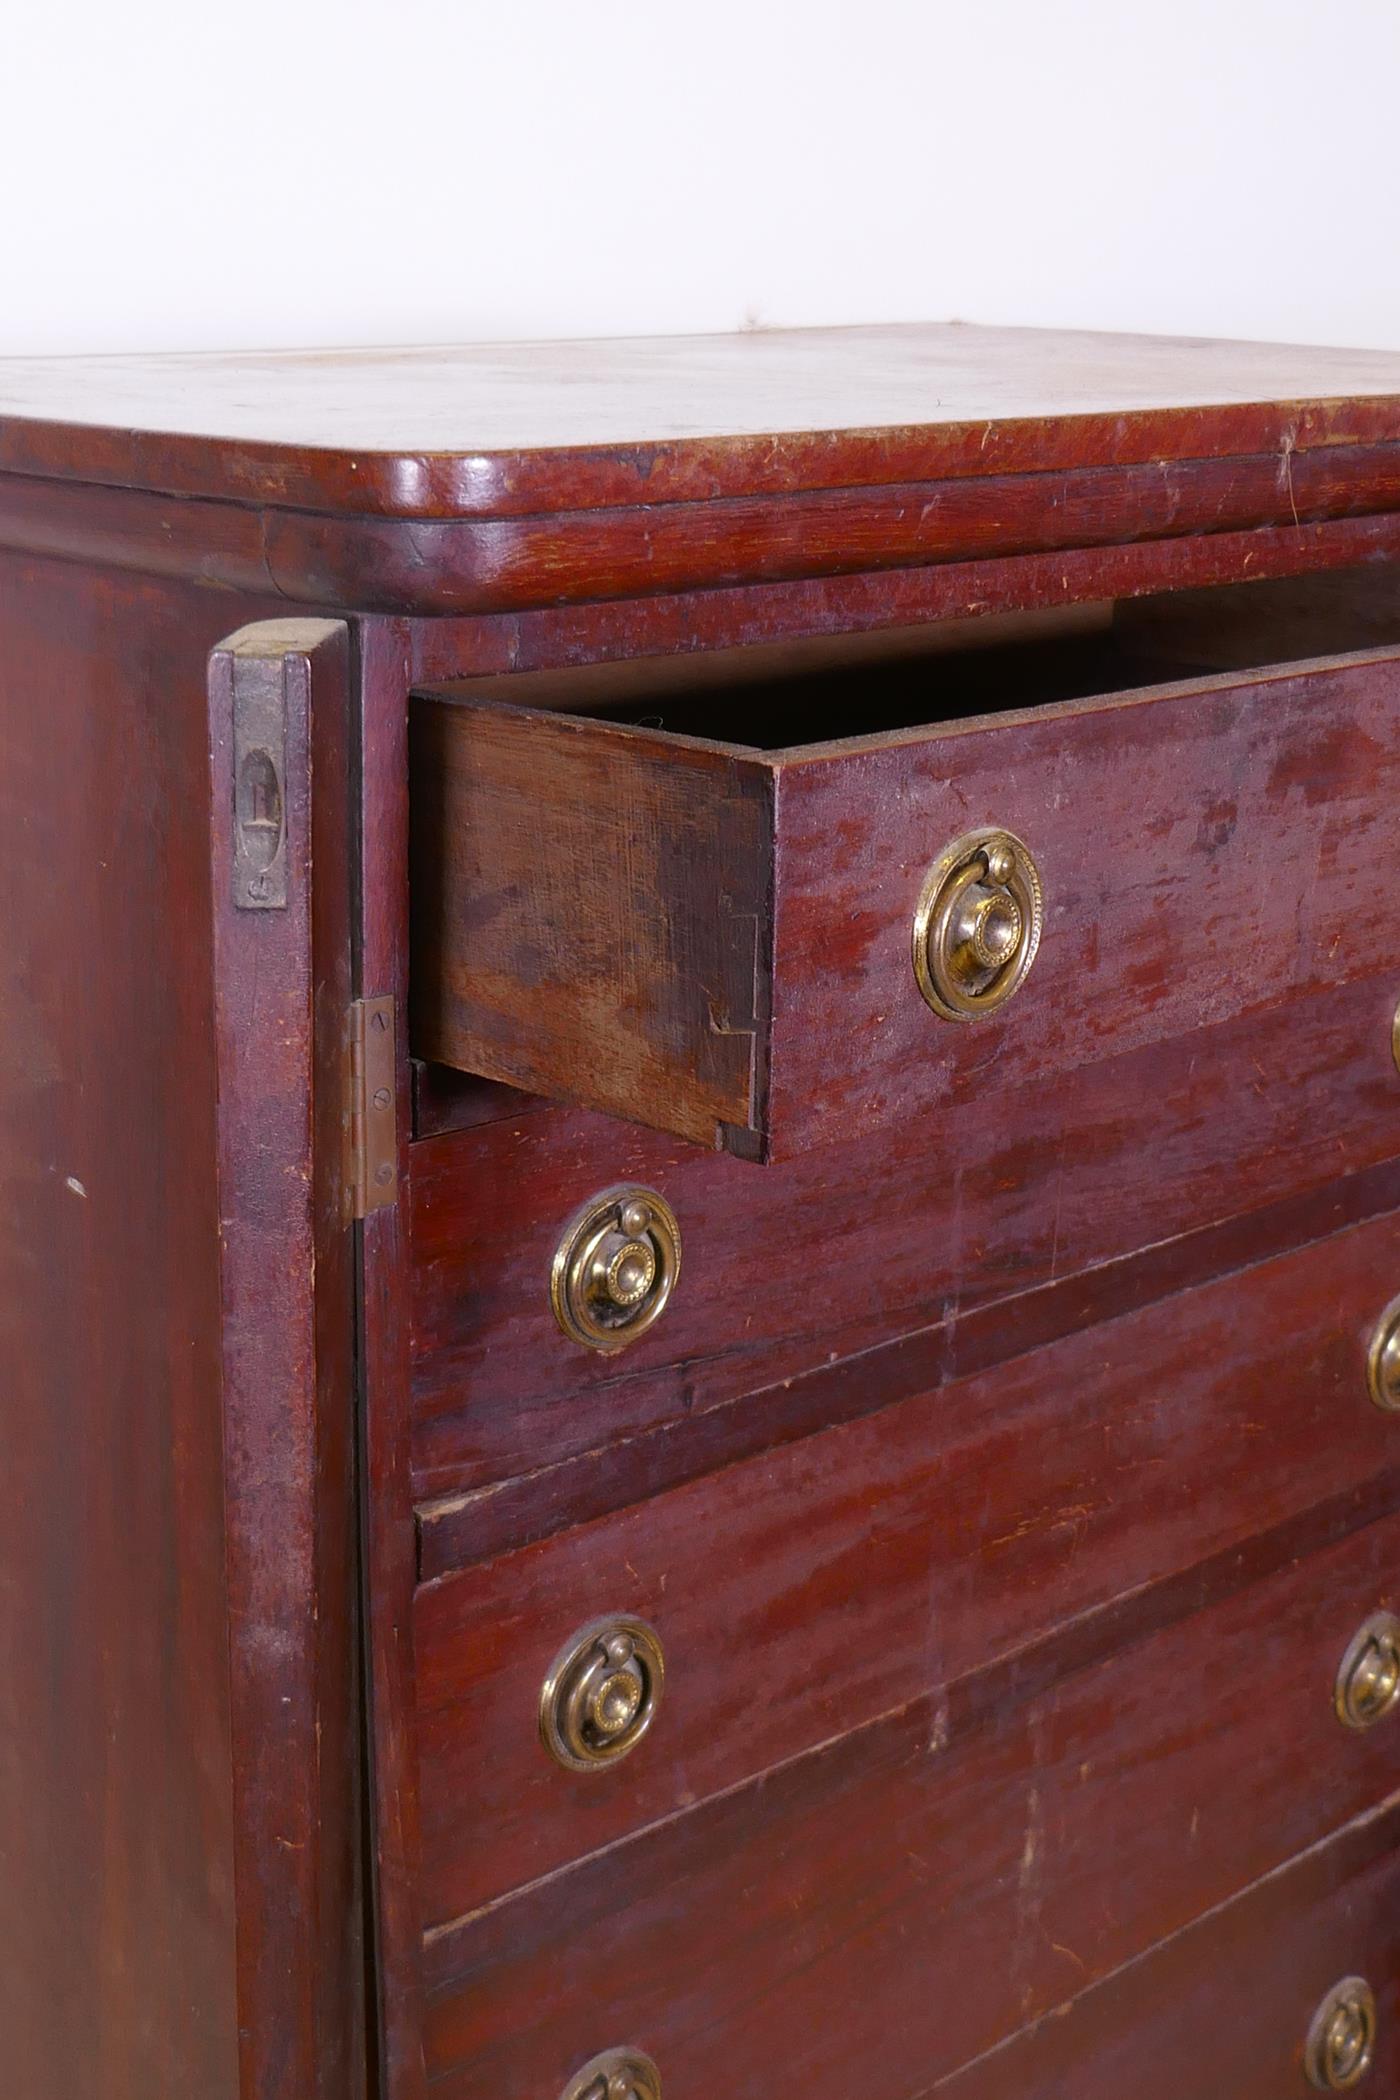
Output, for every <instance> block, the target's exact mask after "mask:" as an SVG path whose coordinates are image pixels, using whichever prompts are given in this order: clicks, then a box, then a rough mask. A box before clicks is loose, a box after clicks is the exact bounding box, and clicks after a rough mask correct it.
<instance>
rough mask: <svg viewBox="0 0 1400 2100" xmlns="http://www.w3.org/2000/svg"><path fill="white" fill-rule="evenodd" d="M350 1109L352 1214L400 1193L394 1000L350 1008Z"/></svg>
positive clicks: (361, 1215) (382, 1204)
mask: <svg viewBox="0 0 1400 2100" xmlns="http://www.w3.org/2000/svg"><path fill="white" fill-rule="evenodd" d="M349 1065H350V1112H349V1115H348V1116H347V1118H346V1147H345V1187H346V1195H347V1205H348V1209H349V1213H350V1216H351V1217H352V1218H367V1217H368V1216H369V1214H370V1212H371V1211H374V1210H383V1209H384V1208H385V1206H386V1205H387V1204H390V1203H393V1202H394V1201H395V1199H396V1198H397V1196H398V1192H399V1130H398V1113H397V1102H398V1071H397V1064H396V1058H395V1044H394V1002H393V1000H392V999H356V1000H355V1001H354V1003H353V1004H352V1005H351V1008H350V1043H349Z"/></svg>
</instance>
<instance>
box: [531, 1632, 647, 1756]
mask: <svg viewBox="0 0 1400 2100" xmlns="http://www.w3.org/2000/svg"><path fill="white" fill-rule="evenodd" d="M665 1678H666V1657H665V1653H664V1651H663V1649H662V1646H661V1636H660V1634H658V1633H657V1631H656V1629H655V1627H653V1626H648V1624H647V1622H646V1620H645V1619H634V1618H630V1617H626V1616H622V1615H619V1616H617V1617H614V1618H608V1619H594V1620H593V1621H592V1623H591V1624H590V1625H587V1626H584V1627H582V1628H581V1629H580V1631H579V1632H578V1633H576V1634H575V1635H574V1637H573V1639H572V1640H571V1641H569V1642H567V1643H566V1644H565V1646H564V1647H563V1648H561V1649H560V1651H559V1653H558V1654H557V1655H556V1656H555V1658H554V1661H553V1662H552V1664H551V1665H550V1669H549V1674H548V1676H547V1677H546V1678H545V1681H544V1687H543V1689H542V1691H541V1693H540V1736H541V1738H542V1740H543V1742H544V1746H545V1749H546V1750H547V1751H548V1752H549V1754H550V1756H551V1757H552V1758H554V1759H555V1760H556V1762H557V1763H559V1764H561V1765H564V1766H566V1767H567V1768H568V1769H569V1770H570V1771H571V1772H596V1771H597V1770H599V1769H600V1767H602V1766H605V1765H612V1764H616V1763H617V1761H618V1759H619V1758H623V1757H626V1756H627V1754H628V1752H629V1751H631V1750H635V1749H636V1747H637V1745H638V1743H639V1742H640V1741H641V1740H642V1737H643V1736H644V1735H645V1734H646V1732H647V1730H648V1729H649V1728H650V1726H651V1724H652V1722H653V1721H654V1720H655V1719H656V1709H657V1707H658V1706H659V1705H660V1703H661V1687H662V1685H663V1683H664V1682H665Z"/></svg>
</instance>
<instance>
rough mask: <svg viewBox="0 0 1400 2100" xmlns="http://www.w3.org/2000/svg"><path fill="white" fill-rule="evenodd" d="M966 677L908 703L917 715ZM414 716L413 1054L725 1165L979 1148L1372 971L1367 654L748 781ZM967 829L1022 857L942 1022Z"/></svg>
mask: <svg viewBox="0 0 1400 2100" xmlns="http://www.w3.org/2000/svg"><path fill="white" fill-rule="evenodd" d="M960 675H965V674H960V672H959V670H958V669H957V668H956V666H954V667H947V666H945V667H944V668H942V669H941V670H940V671H937V672H935V671H934V670H932V669H931V670H930V671H929V672H928V674H927V677H928V692H927V702H926V704H927V706H928V709H929V712H930V713H931V714H935V713H944V714H951V713H956V711H957V709H958V705H959V692H958V680H959V676H960ZM416 720H417V728H416V742H415V748H416V754H417V755H416V760H415V774H414V799H415V807H416V810H417V838H418V846H417V851H416V860H415V917H416V923H417V935H416V942H417V945H416V952H415V964H414V981H415V987H416V990H415V1035H416V1040H417V1046H418V1048H419V1050H420V1052H421V1053H422V1054H423V1055H426V1056H428V1057H431V1058H436V1059H439V1060H441V1061H443V1062H446V1063H449V1064H456V1065H458V1066H460V1067H461V1068H462V1069H463V1070H468V1071H476V1072H480V1073H482V1074H484V1075H485V1076H486V1077H489V1078H496V1079H504V1080H506V1081H507V1082H509V1083H511V1084H513V1085H517V1086H521V1087H525V1088H527V1089H529V1090H531V1091H532V1092H537V1093H541V1094H544V1095H547V1096H550V1097H552V1098H556V1099H562V1100H568V1101H575V1102H580V1103H582V1104H584V1105H587V1106H592V1107H596V1108H602V1109H605V1110H608V1111H610V1112H612V1113H614V1114H616V1115H619V1116H622V1117H627V1118H631V1119H633V1120H636V1121H639V1122H643V1123H647V1124H650V1125H652V1126H653V1127H656V1128H659V1129H664V1130H668V1131H672V1132H675V1133H677V1134H679V1135H681V1136H684V1137H687V1138H690V1139H693V1140H697V1141H699V1142H701V1143H705V1144H719V1145H721V1146H724V1147H726V1148H727V1149H730V1150H732V1151H735V1152H738V1153H740V1154H742V1155H744V1156H746V1157H755V1158H758V1157H761V1158H771V1159H782V1158H790V1157H793V1156H795V1155H797V1154H799V1153H802V1152H804V1151H806V1150H807V1149H809V1148H810V1147H812V1146H815V1145H824V1144H827V1143H830V1142H832V1141H834V1140H837V1139H840V1138H843V1137H851V1136H853V1135H863V1134H869V1133H872V1132H875V1131H879V1130H882V1129H888V1128H891V1127H899V1126H901V1125H904V1124H907V1123H908V1122H909V1121H910V1120H911V1119H917V1118H919V1117H923V1116H926V1115H927V1114H928V1113H929V1112H930V1111H931V1110H934V1109H946V1110H947V1111H949V1112H950V1115H951V1114H956V1115H957V1116H959V1117H961V1118H962V1119H964V1120H966V1121H967V1122H969V1123H973V1124H975V1123H977V1122H978V1121H983V1120H987V1119H989V1118H992V1117H993V1116H994V1114H995V1111H994V1109H993V1106H992V1103H993V1098H994V1096H993V1093H992V1091H991V1090H995V1096H996V1098H999V1096H1000V1090H1001V1089H1002V1088H1004V1087H1007V1086H1014V1085H1016V1084H1017V1083H1018V1082H1024V1081H1028V1080H1034V1081H1044V1080H1050V1079H1058V1078H1061V1077H1063V1075H1064V1074H1066V1073H1068V1072H1073V1071H1075V1070H1077V1069H1078V1068H1080V1067H1082V1066H1085V1065H1091V1064H1094V1063H1096V1062H1097V1061H1099V1060H1101V1059H1104V1058H1108V1057H1114V1056H1117V1055H1120V1054H1122V1053H1124V1052H1126V1051H1130V1050H1132V1049H1135V1048H1138V1047H1141V1046H1143V1045H1148V1044H1159V1043H1162V1042H1164V1041H1167V1040H1170V1039H1172V1038H1175V1037H1180V1036H1189V1035H1193V1034H1195V1033H1197V1032H1198V1031H1202V1030H1208V1029H1211V1028H1214V1027H1217V1026H1219V1025H1220V1024H1222V1023H1225V1022H1228V1021H1230V1020H1232V1019H1235V1018H1237V1017H1238V1016H1240V1015H1242V1014H1250V1013H1255V1012H1258V1011H1261V1010H1263V1009H1265V1008H1267V1007H1269V1006H1271V1005H1274V1004H1276V1003H1277V1002H1279V1001H1281V1000H1285V999H1287V998H1289V997H1291V996H1293V995H1295V994H1297V993H1300V992H1302V991H1305V990H1307V989H1309V988H1314V989H1315V988H1317V987H1320V986H1328V985H1338V984H1342V983H1346V982H1349V981H1351V980H1352V979H1354V978H1355V977H1357V976H1359V975H1362V974H1365V973H1368V972H1372V971H1374V970H1376V969H1377V968H1378V967H1381V966H1390V967H1394V966H1395V964H1396V962H1397V959H1398V958H1397V939H1396V936H1395V935H1394V934H1393V933H1392V931H1391V929H1390V925H1389V918H1388V915H1387V914H1386V913H1385V912H1384V911H1383V909H1381V908H1380V903H1379V900H1381V899H1382V898H1384V896H1385V895H1386V894H1387V893H1388V891H1389V890H1390V888H1391V887H1393V884H1394V882H1395V880H1396V877H1397V874H1400V844H1397V840H1396V837H1395V833H1394V827H1393V826H1392V824H1391V822H1390V816H1389V812H1390V811H1391V809H1392V808H1393V807H1394V806H1395V803H1396V800H1397V797H1398V796H1400V735H1397V729H1400V673H1397V668H1396V659H1395V657H1394V655H1393V654H1392V653H1389V652H1375V653H1372V654H1370V655H1367V656H1362V657H1354V658H1345V659H1338V660H1336V661H1332V662H1321V663H1316V664H1311V665H1307V666H1294V667H1287V668H1284V669H1280V670H1274V671H1263V672H1257V673H1254V674H1252V675H1249V676H1246V677H1240V676H1238V675H1232V676H1230V677H1225V678H1214V679H1199V680H1194V681H1192V682H1190V683H1189V684H1186V685H1179V686H1173V687H1157V688H1153V689H1149V690H1148V691H1146V692H1141V693H1135V694H1128V695H1123V694H1120V695H1116V696H1113V697H1111V698H1109V699H1106V700H1099V701H1092V702H1074V703H1071V704H1066V705H1056V706H1048V707H1043V708H1039V709H1035V710H1020V711H1017V712H1013V713H1007V714H1001V715H997V716H995V717H990V718H988V717H983V718H981V719H976V720H971V721H966V722H956V721H955V722H952V723H950V724H945V725H944V726H940V727H937V728H931V729H922V730H918V731H910V732H901V733H897V734H894V735H889V736H884V737H873V738H864V739H855V740H851V741H848V742H845V743H842V744H837V745H830V746H813V747H808V748H805V749H804V748H798V749H795V750H788V751H782V752H773V753H767V752H762V751H759V750H756V749H753V748H750V747H745V746H742V745H721V744H706V743H701V742H699V741H698V740H696V739H692V738H687V737H683V736H669V737H668V736H666V735H664V734H661V733H659V732H655V731H648V730H643V729H640V728H629V727H624V726H620V725H616V724H608V723H604V722H596V721H590V720H584V719H580V718H579V717H573V716H568V715H559V714H554V713H549V712H545V711H542V710H538V709H532V708H525V707H511V706H509V705H505V704H502V703H501V702H499V701H483V700H472V699H470V698H463V697H458V698H456V699H454V700H447V699H442V698H437V699H433V698H426V697H425V698H423V699H422V700H421V701H420V702H419V703H418V706H417V717H416ZM983 833H985V834H986V835H987V838H988V839H991V838H1000V837H1001V835H1002V834H1004V833H1010V834H1013V835H1014V836H1015V837H1017V838H1019V839H1020V840H1021V841H1023V842H1024V846H1025V848H1026V854H1020V853H1012V854H1010V855H1009V856H1003V858H1004V859H1005V860H1006V867H1007V869H1008V870H1009V871H1011V872H1010V873H1008V875H1007V883H1006V885H1003V883H1002V881H1001V879H1000V877H998V876H997V875H996V872H995V871H996V867H997V865H999V863H998V862H997V861H996V859H995V857H994V859H993V861H990V862H986V865H985V866H984V867H983V869H982V876H983V879H982V881H981V882H980V883H976V882H974V884H973V887H972V888H971V889H969V890H967V891H966V892H965V902H967V903H969V904H977V905H978V907H979V909H980V908H981V906H983V905H986V904H987V903H988V900H989V899H992V900H993V901H995V903H996V910H995V911H993V912H992V915H991V916H990V917H989V918H987V919H986V921H985V924H983V923H982V921H981V920H980V919H979V925H980V926H981V931H980V932H979V933H978V934H977V936H976V939H975V940H974V939H973V935H972V932H971V931H970V928H971V922H970V921H969V922H968V924H967V926H963V923H962V919H961V918H960V917H959V915H958V914H957V913H954V915H953V919H952V920H951V921H950V925H951V927H952V928H953V930H952V931H950V932H948V934H947V939H946V940H945V939H943V937H942V935H941V934H940V935H939V937H938V938H936V939H935V940H934V942H933V960H932V962H931V963H930V964H929V968H930V969H931V970H932V973H933V976H934V978H935V979H937V978H938V976H939V971H940V969H941V968H942V967H943V964H944V963H946V967H947V970H948V971H951V973H952V976H953V978H954V979H955V980H956V981H957V983H959V984H962V985H963V987H964V989H970V992H971V994H972V995H973V996H972V997H971V1000H970V1004H971V1006H972V1008H974V1009H975V1010H976V1013H977V1017H976V1018H973V1019H971V1020H969V1021H966V1022H959V1021H957V1020H954V1019H949V1018H945V1017H944V1015H943V1013H942V1012H940V1011H939V1010H937V1009H938V1007H939V1003H940V1002H939V1000H938V999H934V1000H933V1001H932V1002H930V1000H929V999H927V998H926V996H925V991H924V990H921V988H920V983H919V981H918V978H917V976H916V968H915V950H916V946H918V945H920V944H919V943H918V942H917V941H916V936H915V922H916V917H917V914H918V912H919V908H920V903H921V900H922V899H924V898H925V897H926V894H927V892H926V879H927V878H928V876H929V874H930V871H931V869H932V868H933V867H934V866H935V864H937V863H938V862H939V860H940V857H941V856H942V854H943V851H944V849H945V848H947V847H949V846H950V845H951V844H952V843H953V842H955V841H958V840H960V839H963V838H966V837H970V836H972V835H977V834H983ZM1027 854H1028V856H1029V862H1028V860H1027ZM974 858H975V856H974ZM983 859H984V861H985V855H984V856H983ZM1030 864H1033V865H1034V867H1035V869H1036V870H1038V878H1039V891H1040V901H1039V902H1038V903H1037V902H1036V901H1035V898H1034V895H1033V892H1034V891H1035V888H1036V885H1035V883H1033V882H1032V881H1031V880H1030V878H1029V875H1028V873H1027V868H1028V865H1030ZM968 865H969V866H971V862H969V864H968ZM979 865H981V864H980V863H979ZM1008 887H1009V891H1010V892H1011V893H1012V894H1013V895H1014V896H1015V897H1016V898H1017V899H1018V900H1019V903H1020V907H1021V913H1020V919H1019V920H1016V921H1015V923H1014V924H1013V918H1014V915H1012V916H1011V917H1008V915H1007V910H1006V893H1007V888H1008ZM993 893H995V896H993ZM1032 917H1034V919H1035V922H1036V925H1037V926H1038V927H1039V928H1040V932H1039V948H1038V952H1037V953H1036V954H1035V956H1034V960H1033V961H1031V962H1030V964H1029V969H1028V972H1027V973H1026V974H1025V975H1024V982H1021V983H1020V988H1019V989H1017V990H1016V991H1015V992H1014V995H1013V996H1011V997H1010V998H1009V999H1008V1000H1007V1002H1006V1003H1005V1004H1003V1005H997V1004H996V997H995V992H996V987H998V986H1000V987H1001V988H1003V989H1004V988H1005V986H1006V985H1007V984H1008V983H1009V982H1010V981H1011V979H1012V978H1016V979H1017V980H1018V981H1019V978H1020V975H1021V965H1022V964H1023V963H1025V962H1026V961H1027V960H1028V959H1029V954H1030V946H1031V943H1030V938H1029V928H1030V921H1031V919H1032ZM937 923H939V922H938V921H937V918H936V915H935V924H937ZM1017 926H1020V927H1021V928H1022V930H1023V931H1024V933H1025V945H1024V947H1023V946H1021V945H1019V944H1018V943H1017V940H1016V928H1017ZM959 927H961V928H962V931H961V932H959V931H958V930H957V929H958V928H959ZM964 935H965V936H966V937H965V938H964ZM1001 938H1005V939H1006V940H1008V941H1010V942H1011V944H1012V948H1011V953H1012V955H1013V958H1019V961H1018V962H1017V966H1016V968H1015V969H1011V968H1010V966H1009V965H1008V967H1007V968H1006V969H1002V968H999V967H997V966H996V965H995V964H994V961H993V960H992V957H993V955H994V951H995V950H996V942H997V940H998V939H1001ZM978 941H981V943H982V948H983V949H985V950H986V953H985V954H984V955H983V960H982V962H981V963H978V962H977V960H976V954H977V952H980V951H978V950H977V942H978ZM921 967H922V965H921ZM926 974H927V973H926ZM942 1003H943V1005H945V1006H946V1004H947V1001H946V999H945V1000H944V1001H943V1002H942ZM953 1004H954V1006H955V1007H957V1006H958V1005H959V1000H958V999H957V998H955V999H954V1000H953ZM1245 1083H1247V1082H1245Z"/></svg>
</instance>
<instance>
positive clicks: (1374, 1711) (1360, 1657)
mask: <svg viewBox="0 0 1400 2100" xmlns="http://www.w3.org/2000/svg"><path fill="white" fill-rule="evenodd" d="M1334 1703H1335V1705H1336V1709H1337V1719H1338V1720H1339V1721H1340V1722H1341V1723H1342V1724H1343V1726H1344V1727H1347V1728H1357V1729H1361V1728H1374V1727H1375V1725H1376V1723H1377V1722H1378V1721H1383V1720H1384V1719H1385V1718H1386V1716H1387V1715H1388V1714H1391V1713H1393V1712H1394V1711H1395V1709H1396V1707H1397V1705H1400V1619H1397V1618H1396V1617H1395V1616H1394V1614H1393V1613H1392V1612H1388V1611H1378V1612H1376V1613H1374V1614H1373V1615H1372V1617H1371V1618H1369V1619H1368V1620H1367V1621H1366V1623H1365V1625H1364V1626H1362V1627H1360V1628H1358V1630H1357V1632H1356V1633H1355V1634H1354V1635H1353V1637H1352V1639H1351V1640H1350V1642H1349V1643H1348V1645H1347V1652H1346V1654H1345V1655H1344V1656H1343V1657H1342V1661H1341V1667H1340V1669H1339V1670H1338V1671H1337V1684H1336V1691H1335V1695H1334Z"/></svg>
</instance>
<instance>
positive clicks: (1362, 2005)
mask: <svg viewBox="0 0 1400 2100" xmlns="http://www.w3.org/2000/svg"><path fill="white" fill-rule="evenodd" d="M1375 2056H1376V2000H1375V1997H1374V1995H1373V1993H1372V1990H1371V1986H1370V1984H1369V1983H1367V1981H1366V1979H1365V1977H1364V1976H1347V1977H1344V1978H1343V1980H1342V1982H1341V1983H1338V1984H1335V1985H1334V1986H1333V1988H1332V1989H1331V1990H1330V1991H1329V1992H1328V1993H1327V1996H1326V1997H1325V1998H1324V1999H1323V2001H1322V2003H1321V2005H1319V2007H1318V2008H1317V2011H1316V2012H1315V2013H1314V2014H1313V2018H1312V2025H1311V2027H1309V2029H1308V2039H1307V2042H1306V2044H1305V2045H1304V2049H1303V2068H1304V2070H1305V2071H1306V2072H1307V2074H1308V2083H1309V2084H1310V2085H1314V2086H1316V2087H1317V2090H1318V2091H1319V2092H1320V2093H1346V2092H1350V2090H1351V2088H1352V2087H1353V2086H1356V2085H1360V2083H1361V2081H1362V2079H1363V2078H1364V2077H1365V2076H1366V2074H1367V2072H1368V2071H1369V2070H1370V2068H1371V2066H1372V2064H1373V2063H1374V2062H1375Z"/></svg>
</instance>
